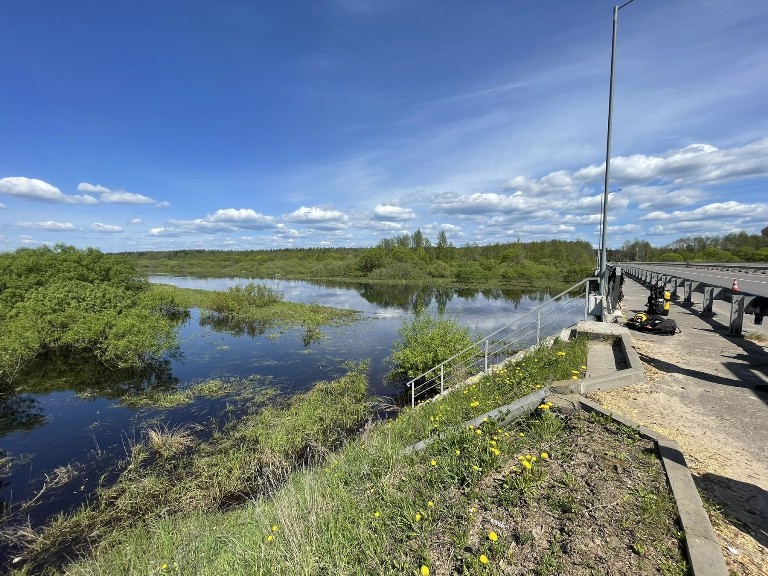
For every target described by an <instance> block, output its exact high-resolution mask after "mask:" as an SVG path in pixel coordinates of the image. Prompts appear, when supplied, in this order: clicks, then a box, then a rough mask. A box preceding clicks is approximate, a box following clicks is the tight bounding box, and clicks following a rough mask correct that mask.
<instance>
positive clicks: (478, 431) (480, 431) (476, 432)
mask: <svg viewBox="0 0 768 576" xmlns="http://www.w3.org/2000/svg"><path fill="white" fill-rule="evenodd" d="M482 433H483V431H482V430H480V428H478V429H477V430H475V434H482Z"/></svg>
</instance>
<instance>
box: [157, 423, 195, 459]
mask: <svg viewBox="0 0 768 576" xmlns="http://www.w3.org/2000/svg"><path fill="white" fill-rule="evenodd" d="M146 433H147V443H148V444H149V447H150V448H151V449H152V450H153V451H154V452H155V453H156V454H157V455H158V456H160V457H161V458H172V457H174V456H178V455H179V454H181V453H183V452H184V451H185V450H187V449H188V448H190V447H191V446H193V445H194V444H195V436H194V434H193V429H192V427H191V426H189V425H181V426H176V427H174V428H169V427H168V426H167V425H165V424H158V425H156V426H155V427H154V428H148V429H147V432H146Z"/></svg>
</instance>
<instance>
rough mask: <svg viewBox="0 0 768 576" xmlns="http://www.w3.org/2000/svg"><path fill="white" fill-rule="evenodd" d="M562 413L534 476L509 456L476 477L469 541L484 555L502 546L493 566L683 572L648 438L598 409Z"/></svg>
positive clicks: (673, 518) (533, 570) (670, 502)
mask: <svg viewBox="0 0 768 576" xmlns="http://www.w3.org/2000/svg"><path fill="white" fill-rule="evenodd" d="M566 420H567V425H566V428H567V430H566V433H565V434H564V435H561V436H559V437H558V438H557V440H556V441H554V442H553V443H552V445H551V446H550V447H549V450H550V452H549V453H548V454H547V456H549V458H548V459H547V461H546V462H542V463H541V467H540V468H539V467H537V466H534V467H533V471H534V472H536V471H537V470H539V471H540V472H541V477H540V478H538V481H537V482H531V483H529V484H525V483H524V481H523V480H522V479H521V478H526V477H530V475H531V473H530V472H529V473H528V474H527V475H526V474H520V473H519V472H518V470H519V469H520V468H521V466H522V463H521V461H519V460H513V461H512V462H511V463H510V464H509V466H507V468H506V469H505V470H503V471H502V472H501V473H499V474H496V475H494V476H492V477H489V478H488V479H486V481H485V482H484V484H483V485H482V486H481V487H480V489H479V490H478V493H479V494H480V496H479V497H478V500H477V504H476V512H475V514H476V515H475V521H474V523H473V526H472V528H471V537H470V543H471V544H473V546H472V548H473V549H474V550H479V551H484V552H485V554H486V556H487V558H489V559H490V561H491V562H492V561H493V559H494V557H495V556H502V555H501V554H499V551H500V550H501V549H502V548H503V549H504V552H505V553H504V554H503V556H504V557H505V558H509V557H510V554H509V552H511V558H512V561H511V562H509V561H506V560H502V561H501V562H499V563H498V564H495V566H497V567H498V568H499V571H500V573H502V574H515V575H517V574H519V575H523V574H573V575H587V574H617V575H622V576H623V575H627V574H633V575H635V574H638V575H646V574H669V575H675V574H680V575H682V574H688V566H687V562H686V560H685V552H684V550H683V546H682V542H681V535H682V532H681V531H680V528H679V526H678V524H677V509H676V506H675V503H674V499H673V498H672V496H671V493H670V492H669V490H668V487H667V483H666V476H665V474H664V471H663V469H662V466H661V463H660V461H659V459H658V456H657V454H656V449H655V446H654V443H653V442H651V441H648V440H645V439H643V438H642V437H640V436H639V435H638V434H637V433H636V432H635V431H634V430H631V429H629V428H626V427H624V426H621V425H619V424H618V423H616V422H615V421H613V420H610V419H608V418H605V417H601V416H598V415H587V414H584V413H582V412H573V413H572V414H571V415H569V416H568V417H567V418H566ZM523 457H525V455H523ZM539 457H540V456H539ZM491 534H494V535H496V537H498V536H499V535H500V534H503V538H502V537H499V539H498V540H495V539H494V536H492V535H491ZM471 573H474V572H471ZM494 573H495V572H494Z"/></svg>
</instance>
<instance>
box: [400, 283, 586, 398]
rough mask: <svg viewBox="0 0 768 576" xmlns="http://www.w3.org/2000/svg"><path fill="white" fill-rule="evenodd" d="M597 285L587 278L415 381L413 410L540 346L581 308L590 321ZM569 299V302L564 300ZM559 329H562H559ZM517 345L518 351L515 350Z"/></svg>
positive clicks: (411, 384) (412, 392)
mask: <svg viewBox="0 0 768 576" xmlns="http://www.w3.org/2000/svg"><path fill="white" fill-rule="evenodd" d="M596 282H597V278H585V279H584V280H582V281H581V282H579V283H577V284H574V285H573V286H571V287H570V288H567V289H566V290H563V291H562V292H561V293H560V294H558V295H557V296H553V297H552V298H550V299H549V300H547V301H546V302H544V303H543V304H541V305H540V306H538V307H537V308H536V309H534V310H531V311H530V312H526V313H525V314H523V315H522V316H520V317H519V318H516V319H515V320H514V321H512V322H510V323H509V324H507V325H506V326H503V327H502V328H499V329H497V330H496V331H494V332H492V333H490V334H488V335H487V336H485V337H484V338H482V339H481V340H478V341H477V342H475V343H474V344H472V345H470V346H468V347H467V348H465V349H464V350H462V351H461V352H459V353H457V354H455V355H453V356H451V357H450V358H448V359H447V360H445V361H443V362H441V363H440V364H438V365H437V366H435V367H434V368H430V369H429V370H427V371H426V372H424V373H423V374H420V375H419V376H417V377H416V378H413V379H412V380H411V381H409V382H408V384H407V387H408V388H410V390H411V406H415V405H416V398H417V397H419V396H423V395H425V394H427V393H428V392H431V391H434V390H438V389H439V391H440V393H441V394H442V393H443V392H444V391H445V390H447V389H448V388H450V387H451V386H453V385H455V384H457V383H460V382H463V381H464V380H466V379H467V378H469V377H470V376H474V375H475V374H478V373H481V372H487V371H488V367H489V366H491V365H492V364H493V363H495V362H497V361H500V360H502V359H504V358H507V357H509V356H511V355H512V354H513V353H514V352H517V351H519V350H520V349H522V348H523V347H527V346H529V345H531V344H539V343H540V342H541V339H542V335H543V334H544V333H545V332H546V330H545V329H546V328H548V327H549V328H550V330H552V329H553V327H554V326H553V325H555V322H557V321H558V320H561V319H562V318H565V317H570V318H573V315H574V313H575V312H576V310H578V309H579V308H583V317H584V319H585V320H586V319H587V317H588V314H589V304H590V303H589V296H590V290H589V287H590V284H591V283H596ZM574 292H578V295H576V296H570V295H573V294H574ZM565 296H568V298H567V299H563V297H565ZM561 299H562V300H561ZM555 326H557V325H555ZM560 328H562V326H561V327H560ZM557 329H559V328H555V330H557ZM522 344H525V346H522ZM515 345H517V347H516V348H513V346H515Z"/></svg>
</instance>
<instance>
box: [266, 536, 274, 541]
mask: <svg viewBox="0 0 768 576" xmlns="http://www.w3.org/2000/svg"><path fill="white" fill-rule="evenodd" d="M273 539H274V538H273V537H272V534H270V535H269V536H267V542H272V540H273Z"/></svg>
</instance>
